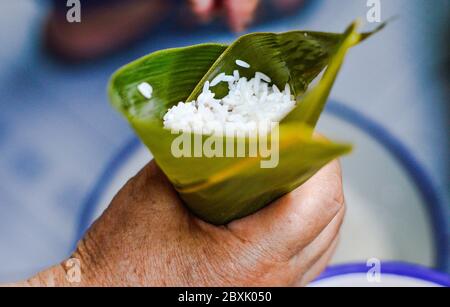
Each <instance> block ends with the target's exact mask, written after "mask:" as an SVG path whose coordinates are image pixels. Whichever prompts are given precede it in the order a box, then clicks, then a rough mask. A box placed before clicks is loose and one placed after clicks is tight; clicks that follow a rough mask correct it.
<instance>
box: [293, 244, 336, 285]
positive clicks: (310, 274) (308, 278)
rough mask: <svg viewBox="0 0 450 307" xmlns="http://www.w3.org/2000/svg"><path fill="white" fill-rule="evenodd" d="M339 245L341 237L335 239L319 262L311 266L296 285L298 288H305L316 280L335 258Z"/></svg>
mask: <svg viewBox="0 0 450 307" xmlns="http://www.w3.org/2000/svg"><path fill="white" fill-rule="evenodd" d="M338 244H339V236H338V237H336V238H335V239H334V241H333V242H332V243H331V245H330V246H329V247H328V249H327V250H326V251H325V253H323V255H322V256H321V257H320V258H319V260H318V261H317V262H316V263H315V264H313V266H311V268H310V269H309V270H308V271H307V272H306V273H305V274H304V275H303V277H302V278H301V279H300V280H299V281H298V282H297V283H296V284H295V286H298V287H305V286H307V285H308V284H309V283H311V282H312V281H313V280H314V279H316V278H317V277H318V276H319V275H320V274H321V273H322V272H323V271H324V270H325V269H326V267H327V266H328V264H329V263H330V261H331V258H333V255H334V253H335V252H336V248H337V247H338Z"/></svg>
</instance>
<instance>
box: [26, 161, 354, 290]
mask: <svg viewBox="0 0 450 307" xmlns="http://www.w3.org/2000/svg"><path fill="white" fill-rule="evenodd" d="M344 211H345V207H344V198H343V194H342V185H341V173H340V167H339V163H338V162H336V161H335V162H332V163H331V164H329V165H327V166H325V167H324V168H323V169H322V170H320V171H319V172H318V173H317V174H316V175H315V176H314V177H312V178H311V179H310V180H309V181H307V182H306V183H305V184H303V185H302V186H301V187H299V188H297V189H296V190H294V191H293V192H291V193H289V194H287V195H285V196H284V197H282V198H280V199H279V200H277V201H275V202H274V203H272V204H270V205H269V206H267V207H266V208H264V209H262V210H260V211H258V212H257V213H255V214H253V215H251V216H248V217H245V218H242V219H240V220H236V221H233V222H231V223H230V224H228V225H226V226H221V227H216V226H213V225H211V224H208V223H206V222H203V221H201V220H199V219H198V218H196V217H194V216H193V215H192V214H191V213H190V212H189V211H188V210H187V209H186V208H185V207H184V206H183V204H182V203H181V201H180V199H179V198H178V196H177V194H176V192H175V191H174V190H173V188H172V186H171V185H170V183H169V182H168V181H167V179H166V177H165V176H164V174H163V173H162V172H161V171H160V169H159V168H158V167H157V166H156V165H155V164H154V163H153V162H152V163H150V164H149V165H147V166H146V167H145V168H144V169H143V170H141V172H140V173H139V174H137V175H136V176H135V177H134V178H133V179H131V180H130V181H129V182H128V183H127V184H126V185H125V186H124V187H123V188H122V190H121V191H120V192H119V193H118V194H117V196H116V197H115V198H114V200H113V201H112V203H111V205H110V206H109V208H108V209H107V210H106V212H105V213H104V214H103V215H102V217H101V218H100V219H99V220H98V221H97V222H96V223H95V224H94V225H93V226H92V228H91V229H90V230H89V231H88V233H87V234H86V236H85V238H84V239H83V240H82V241H81V242H80V243H79V245H78V249H77V251H76V252H75V254H74V255H73V257H74V258H77V259H79V260H80V261H81V268H82V282H81V284H80V285H82V286H94V285H95V286H130V285H132V286H289V285H306V284H307V283H309V282H310V281H311V280H313V279H314V278H315V277H316V276H317V275H318V274H319V273H320V272H321V271H322V270H323V269H324V268H325V267H326V265H327V264H328V262H329V260H330V258H331V256H332V255H333V252H334V250H335V248H336V244H337V240H338V233H339V229H340V226H341V223H342V220H343V217H344ZM63 268H64V265H62V266H59V267H55V268H53V269H52V270H50V271H48V272H44V273H41V274H40V275H38V276H37V277H36V278H34V279H32V280H30V281H29V283H31V284H35V285H36V284H39V282H40V283H41V284H42V283H45V284H51V285H53V284H56V285H61V284H66V283H65V281H64V278H63V277H62V276H63V275H64V274H65V273H64V271H63ZM49 280H50V282H49Z"/></svg>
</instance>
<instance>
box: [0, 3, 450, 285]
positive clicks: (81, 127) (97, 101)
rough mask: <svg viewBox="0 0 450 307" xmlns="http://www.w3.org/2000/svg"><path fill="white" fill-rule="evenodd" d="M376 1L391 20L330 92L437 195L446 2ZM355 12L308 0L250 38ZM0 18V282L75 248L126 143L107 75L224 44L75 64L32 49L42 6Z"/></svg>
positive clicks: (174, 35)
mask: <svg viewBox="0 0 450 307" xmlns="http://www.w3.org/2000/svg"><path fill="white" fill-rule="evenodd" d="M382 3H383V11H382V12H383V14H384V17H389V16H394V15H399V19H398V20H397V21H395V22H393V23H392V24H391V25H389V27H388V28H387V29H386V30H385V31H383V33H381V34H379V35H378V36H376V37H374V39H372V40H370V41H368V42H367V43H365V44H364V45H362V46H360V47H358V48H356V49H355V50H353V51H352V52H351V56H350V58H349V60H348V61H347V63H346V64H345V67H344V69H343V71H342V73H341V78H340V79H339V80H338V82H337V84H336V87H335V89H334V91H333V93H332V96H333V97H335V98H337V99H339V100H340V101H344V102H345V103H347V104H348V105H350V106H352V107H354V108H356V109H358V110H360V111H361V112H362V113H364V114H367V115H368V116H370V117H371V118H373V119H375V120H377V121H379V122H381V123H382V124H383V125H384V126H386V127H387V128H388V129H389V130H390V131H391V132H392V133H393V134H394V135H395V136H397V137H398V138H400V139H402V140H404V142H405V144H406V145H407V146H408V147H409V148H410V149H411V150H412V152H413V153H414V155H415V156H416V157H417V158H418V159H419V160H420V161H421V162H422V163H423V164H424V165H425V167H426V169H427V170H428V172H429V173H430V174H431V175H432V179H433V180H434V182H435V183H436V185H437V186H438V187H439V188H440V191H441V194H442V195H443V197H448V186H449V182H448V174H449V173H448V156H449V152H448V126H446V121H445V120H446V116H445V114H446V113H445V105H446V103H448V101H446V99H445V97H444V93H443V83H442V81H441V80H440V79H439V78H438V76H439V69H440V67H442V63H443V61H444V55H445V54H446V53H447V52H448V50H445V49H443V48H444V47H446V46H445V43H444V42H445V39H446V37H444V33H442V32H440V30H439V29H443V28H444V29H445V26H446V27H447V28H448V19H446V16H445V14H446V12H448V11H449V4H448V3H449V2H448V1H446V0H442V1H438V0H435V1H432V3H431V1H409V0H390V1H382ZM418 4H420V7H419V5H418ZM366 10H367V8H366V6H365V1H353V0H347V1H342V0H326V1H324V0H317V1H316V4H314V5H313V6H311V8H309V9H308V10H307V12H306V13H301V14H299V15H298V16H296V17H291V18H288V19H285V20H283V21H278V22H271V23H270V24H266V25H262V26H257V27H255V28H253V29H251V30H252V31H256V30H263V31H266V30H271V31H283V30H289V29H295V28H308V29H317V30H330V31H341V30H343V29H344V28H345V26H346V25H347V24H348V23H349V22H350V21H351V20H352V19H354V18H355V17H356V16H364V15H365V12H366ZM0 14H1V15H2V18H0V35H1V36H0V41H1V42H2V45H1V46H0V94H1V96H0V108H1V111H0V263H1V265H0V281H1V280H8V279H11V278H14V279H16V278H21V277H24V276H26V275H28V274H30V273H32V272H33V271H35V270H38V269H39V268H42V267H44V266H47V265H50V264H52V263H55V262H57V261H59V260H61V259H63V258H64V257H65V256H67V255H68V254H69V253H70V251H71V249H72V247H73V245H74V244H75V241H76V238H75V230H76V229H75V226H76V223H77V221H78V219H79V216H80V213H81V212H80V208H81V203H82V202H83V199H84V198H85V197H86V195H87V194H88V192H89V191H90V189H91V188H92V186H93V184H94V183H95V182H96V180H97V177H98V176H99V174H100V173H101V171H102V169H103V167H104V166H105V164H106V162H107V161H108V160H109V159H110V158H111V157H112V156H113V155H114V153H115V152H116V151H117V150H118V148H120V146H121V145H122V144H123V143H124V142H125V141H126V140H127V139H128V138H129V137H130V136H131V135H132V133H131V131H130V129H129V128H128V126H127V125H126V123H125V122H124V121H123V120H122V119H121V118H120V117H119V116H118V115H117V114H116V113H115V112H114V111H113V110H112V108H111V107H110V106H109V105H108V101H107V98H106V93H105V92H106V90H105V88H106V83H107V80H108V77H109V75H110V74H111V73H112V72H113V71H114V70H115V69H116V68H117V67H119V66H120V65H122V64H124V63H126V62H129V61H131V60H133V59H134V58H136V57H138V56H140V55H144V54H146V53H149V52H151V51H153V50H156V49H161V48H166V47H174V46H181V45H188V44H193V43H199V42H205V41H222V42H228V41H230V40H232V39H233V38H234V36H232V35H230V34H226V33H224V32H221V33H219V34H214V33H212V32H211V31H203V30H202V31H199V32H194V33H186V32H174V31H172V32H170V33H164V34H161V33H159V34H155V35H154V36H153V37H150V38H149V39H148V41H147V42H143V43H141V44H140V45H137V46H135V47H133V48H132V49H130V50H129V51H127V52H124V53H122V54H119V55H116V56H113V57H111V58H109V59H106V60H102V61H100V62H98V63H93V64H91V65H86V66H82V67H77V68H75V67H70V66H63V65H61V64H58V63H55V62H53V61H52V60H51V59H48V58H47V57H46V56H45V55H43V54H42V53H41V51H40V46H39V28H40V26H39V25H40V24H41V22H42V19H43V17H44V15H45V8H44V7H40V6H38V5H37V4H36V2H34V1H26V0H18V1H8V2H6V1H5V2H2V3H1V4H0ZM447 18H448V16H447ZM13 29H14V30H13ZM442 40H443V41H444V42H442ZM440 41H441V43H440ZM447 200H448V198H447ZM448 217H449V218H448V220H450V213H449V214H448Z"/></svg>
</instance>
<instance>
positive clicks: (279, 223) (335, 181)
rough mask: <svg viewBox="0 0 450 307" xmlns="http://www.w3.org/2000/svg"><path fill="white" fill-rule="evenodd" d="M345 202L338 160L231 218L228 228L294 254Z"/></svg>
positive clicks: (244, 237) (257, 242) (275, 250)
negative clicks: (276, 197) (264, 203)
mask: <svg viewBox="0 0 450 307" xmlns="http://www.w3.org/2000/svg"><path fill="white" fill-rule="evenodd" d="M343 203H344V198H343V192H342V181H341V170H340V166H339V163H338V162H337V161H334V162H331V163H330V164H328V165H327V166H325V167H323V168H322V169H321V170H320V171H319V172H318V173H317V174H316V175H314V176H313V177H312V178H311V179H309V180H308V181H307V182H305V183H304V184H303V185H302V186H300V187H299V188H297V189H296V190H294V191H292V192H291V193H289V194H287V195H285V196H283V197H282V198H280V199H279V200H277V201H275V202H274V203H272V204H271V205H269V206H268V207H266V208H264V209H262V210H260V211H258V212H256V213H255V214H253V215H251V216H248V217H245V218H243V219H240V220H237V221H234V222H231V223H230V224H229V225H228V229H229V230H230V231H232V232H233V233H234V234H235V235H236V236H238V237H239V238H240V239H241V240H246V241H250V242H251V243H253V244H255V245H257V246H259V247H260V248H261V249H263V250H267V251H270V252H272V253H277V254H278V255H280V256H283V257H287V258H288V259H289V258H290V257H293V256H294V255H296V254H297V253H298V252H299V251H300V250H301V249H303V248H304V247H306V246H307V245H309V244H310V243H311V242H312V241H313V240H314V239H315V238H316V237H318V236H319V234H320V233H321V232H322V231H323V230H324V229H325V227H326V226H327V225H328V224H330V222H331V221H332V220H333V219H334V218H335V216H336V215H337V214H338V212H339V211H340V210H341V209H342V207H343Z"/></svg>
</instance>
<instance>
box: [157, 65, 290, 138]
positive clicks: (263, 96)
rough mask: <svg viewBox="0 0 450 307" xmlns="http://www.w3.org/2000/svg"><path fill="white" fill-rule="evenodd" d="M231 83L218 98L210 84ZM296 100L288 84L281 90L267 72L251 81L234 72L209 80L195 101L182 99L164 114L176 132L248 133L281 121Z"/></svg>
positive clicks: (167, 126) (169, 125)
mask: <svg viewBox="0 0 450 307" xmlns="http://www.w3.org/2000/svg"><path fill="white" fill-rule="evenodd" d="M221 82H227V83H228V89H229V93H228V95H227V96H225V97H223V98H222V99H216V98H215V94H214V93H213V92H212V91H211V87H214V86H216V85H218V84H219V83H221ZM295 103H296V102H295V99H294V97H293V96H292V95H291V90H290V88H289V85H288V84H286V86H285V88H284V89H283V90H282V91H281V90H280V89H279V88H278V87H277V86H276V85H272V84H271V79H270V77H268V76H267V75H265V74H263V73H260V72H257V73H256V74H255V76H254V77H253V78H252V79H250V80H248V79H247V78H245V77H242V78H241V77H240V75H239V71H238V70H235V71H234V72H233V75H225V74H224V73H221V74H219V75H218V76H217V77H216V78H215V79H214V80H212V81H211V83H209V82H206V83H205V85H204V87H203V91H202V93H201V94H200V95H199V96H198V98H197V100H196V101H191V102H179V103H178V104H177V105H176V106H173V107H172V108H171V109H169V110H168V111H167V113H166V114H165V115H164V127H165V128H166V129H170V130H172V131H175V132H190V133H192V132H193V133H197V134H207V135H210V134H215V135H224V134H226V135H236V134H238V135H242V134H245V135H249V134H251V133H255V132H257V131H258V129H259V127H261V126H265V127H268V125H272V124H273V123H277V122H279V121H280V120H281V119H283V117H285V116H286V115H287V114H288V113H289V112H290V111H291V110H292V109H293V108H294V107H295Z"/></svg>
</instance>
